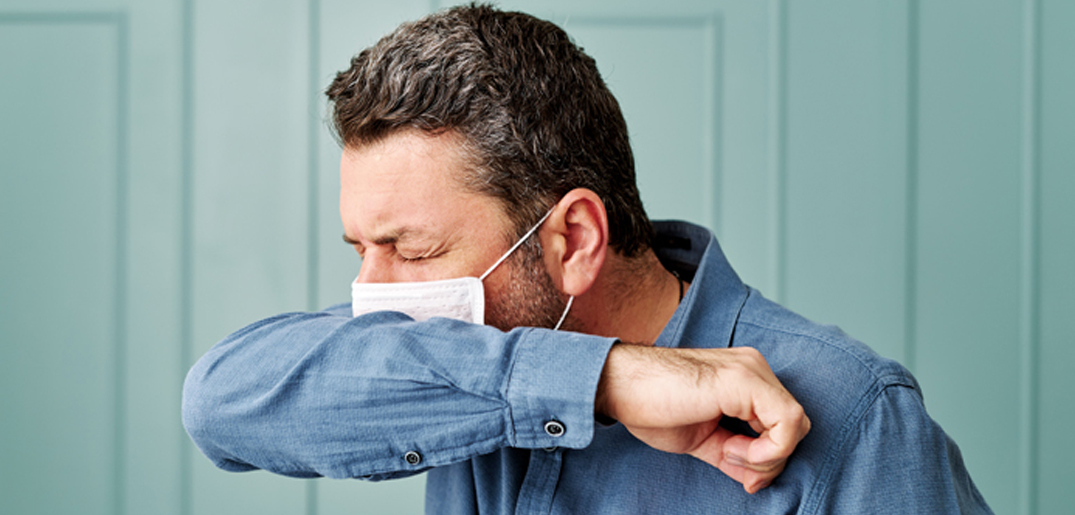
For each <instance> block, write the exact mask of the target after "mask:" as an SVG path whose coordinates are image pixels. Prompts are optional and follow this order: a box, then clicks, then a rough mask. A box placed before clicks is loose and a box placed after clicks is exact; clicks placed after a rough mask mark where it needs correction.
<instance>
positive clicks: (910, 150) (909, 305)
mask: <svg viewBox="0 0 1075 515" xmlns="http://www.w3.org/2000/svg"><path fill="white" fill-rule="evenodd" d="M918 22H919V13H918V0H910V1H909V2H908V4H907V185H906V188H907V190H906V192H905V199H904V211H905V213H904V216H905V217H906V221H905V227H904V232H905V234H904V240H905V242H904V248H905V254H904V267H905V269H904V275H905V276H906V277H905V278H904V287H905V289H906V290H905V292H904V297H903V298H904V308H903V310H904V342H903V364H904V366H906V367H907V368H908V369H910V370H911V372H914V370H915V365H916V363H915V361H916V359H917V355H918V352H917V345H918V335H917V332H918V129H919V127H918V123H919V120H918V114H919V113H918V94H919V89H918V88H919V76H918V70H919V62H918V54H919V48H918V45H919V33H918V29H919V27H918Z"/></svg>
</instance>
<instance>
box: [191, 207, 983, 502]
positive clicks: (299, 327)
mask: <svg viewBox="0 0 1075 515" xmlns="http://www.w3.org/2000/svg"><path fill="white" fill-rule="evenodd" d="M657 228H658V234H659V236H658V241H657V245H656V247H657V248H656V250H657V252H658V255H659V257H660V258H661V261H662V263H664V265H665V266H666V267H668V268H669V269H672V270H675V271H676V272H677V273H679V274H680V275H681V276H682V277H684V278H685V279H687V280H688V281H690V282H691V287H690V288H689V289H688V291H687V295H686V296H685V297H684V299H683V301H682V302H681V303H680V306H679V308H678V310H677V311H676V312H675V314H674V315H673V317H672V319H671V321H670V322H669V323H668V325H667V326H666V327H665V329H664V331H663V332H662V333H661V335H660V337H659V339H658V340H657V345H661V346H667V347H727V346H751V347H755V348H757V349H758V350H759V351H761V353H762V354H763V355H764V356H765V358H766V359H767V360H768V362H769V365H770V367H771V368H772V369H773V372H774V373H776V375H777V377H779V378H780V380H781V382H782V383H783V384H784V385H785V387H787V389H788V390H789V391H791V393H792V394H793V395H794V396H795V397H796V399H798V400H799V402H800V403H801V404H802V405H803V407H804V409H805V410H806V413H807V415H809V417H810V420H811V422H812V429H811V431H810V434H809V435H807V437H806V438H805V439H804V440H803V441H802V442H801V443H800V444H799V446H798V448H797V449H796V451H795V453H794V454H793V455H792V457H791V459H790V460H789V461H788V464H787V468H786V469H785V470H784V472H783V474H781V475H780V476H779V477H778V478H776V480H775V481H774V482H773V484H772V485H771V486H769V487H768V488H766V489H764V490H762V491H761V492H759V493H757V494H754V495H750V494H747V493H746V492H744V491H743V488H742V486H741V485H740V484H739V483H736V482H735V481H733V480H731V479H729V478H728V477H727V476H725V475H724V474H723V473H721V472H720V471H719V470H717V469H716V468H713V467H711V466H709V465H707V464H705V463H703V462H701V461H699V460H696V459H695V458H692V457H690V456H685V455H676V454H669V453H664V452H661V451H657V450H654V449H651V448H649V447H647V446H646V445H645V444H643V443H641V442H639V441H638V440H636V439H635V438H634V437H633V436H631V434H630V433H629V432H627V431H626V430H625V429H624V428H623V427H622V426H621V425H619V424H613V425H610V426H605V425H601V424H598V423H595V421H594V416H593V398H594V392H595V391H596V385H597V380H598V378H599V376H600V373H601V369H602V367H603V365H604V359H605V356H606V354H607V353H608V349H609V347H610V346H611V345H612V344H613V343H614V340H611V339H608V338H601V337H595V336H589V335H582V334H572V333H557V332H552V331H548V330H543V329H533V328H520V329H515V330H513V331H510V332H508V333H503V332H500V331H497V330H496V329H493V328H489V327H485V326H475V325H469V324H463V323H459V322H455V321H451V320H444V319H434V320H430V321H426V322H421V323H417V322H413V321H411V320H410V319H409V318H408V317H406V316H405V315H402V314H399V313H389V312H381V313H372V314H369V315H365V316H361V317H357V318H351V316H350V312H349V306H347V305H339V306H334V307H332V308H329V309H327V310H325V311H322V312H319V313H292V314H285V315H280V316H277V317H274V318H270V319H267V320H264V321H261V322H258V323H255V324H253V325H251V326H249V327H246V328H244V329H242V330H240V331H238V332H236V333H235V334H232V335H231V336H229V337H228V338H226V339H225V340H224V341H222V342H220V343H219V344H217V345H216V346H215V347H213V348H212V349H211V350H210V351H209V352H208V353H207V354H206V355H205V356H204V357H202V359H201V360H200V361H199V362H198V363H197V364H196V365H195V366H194V368H192V369H191V371H190V373H189V374H188V376H187V380H186V384H185V386H184V392H183V421H184V424H185V425H186V427H187V431H188V432H189V434H190V436H191V438H192V439H193V440H194V442H195V443H196V444H197V445H198V447H199V448H200V449H201V450H202V452H204V453H205V455H206V456H207V457H209V459H210V460H212V461H213V463H215V464H216V465H217V466H218V467H221V468H223V469H225V470H232V471H244V470H252V469H256V468H261V469H265V470H269V471H272V472H275V473H278V474H284V475H290V476H296V477H314V476H328V477H336V478H343V477H361V478H365V479H375V480H376V479H391V478H395V477H402V476H407V475H411V474H414V473H418V472H422V471H427V470H428V481H427V487H426V511H427V512H428V513H449V514H472V513H505V514H506V513H519V514H530V513H555V514H561V513H563V514H567V513H617V514H619V513H677V514H678V513H710V514H712V513H716V514H720V513H804V514H805V513H991V512H990V510H989V508H988V506H986V504H985V502H984V500H983V499H982V497H981V495H980V494H979V493H978V491H977V489H976V488H975V486H974V484H973V482H972V481H971V479H970V477H969V476H968V474H967V471H966V469H965V468H964V465H963V461H962V458H961V456H960V453H959V449H958V448H957V447H956V444H955V443H954V442H953V441H952V440H951V439H949V438H948V437H947V436H946V435H945V433H944V431H943V430H942V429H941V428H940V426H938V425H937V424H936V423H935V422H934V421H933V420H932V419H931V418H930V417H929V415H928V414H927V413H926V410H925V408H924V406H923V404H922V397H921V393H920V391H919V389H918V384H917V383H916V382H915V380H914V378H913V377H912V376H911V374H910V373H909V372H908V371H907V370H906V369H904V368H903V367H902V366H900V365H899V364H898V363H896V362H894V361H891V360H887V359H884V358H881V357H879V356H878V355H877V354H875V353H874V352H873V351H871V350H870V349H869V348H867V347H866V346H864V345H862V344H861V343H859V342H857V341H855V340H853V339H852V338H850V337H848V336H847V335H845V334H844V333H842V332H841V331H840V330H839V329H837V328H835V327H829V326H820V325H817V324H814V323H812V322H810V321H808V320H806V319H804V318H802V317H800V316H798V315H795V314H794V313H792V312H790V311H788V310H786V309H784V308H783V307H781V306H779V305H777V304H775V303H773V302H770V301H768V300H766V299H765V298H764V297H762V296H761V294H759V293H758V292H757V291H755V290H753V289H750V288H749V287H747V286H745V285H744V284H743V283H742V282H741V281H740V280H739V278H738V276H737V275H736V274H735V272H734V271H733V270H732V269H731V267H730V266H729V265H728V262H727V261H726V260H725V258H724V255H723V253H722V252H721V250H720V247H719V245H718V244H717V242H716V239H715V238H714V237H713V236H712V234H711V233H709V232H708V231H707V230H705V229H703V228H701V227H697V226H693V225H690V224H686V223H681V222H659V223H657ZM550 422H558V423H559V424H555V423H554V424H549V423H550ZM726 422H727V426H728V427H733V428H735V427H739V426H745V425H743V424H736V421H734V420H729V421H726ZM556 426H559V427H560V428H562V429H563V430H562V431H557V430H556ZM741 430H742V431H746V432H749V427H741Z"/></svg>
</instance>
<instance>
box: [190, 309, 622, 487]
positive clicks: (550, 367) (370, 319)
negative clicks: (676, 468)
mask: <svg viewBox="0 0 1075 515" xmlns="http://www.w3.org/2000/svg"><path fill="white" fill-rule="evenodd" d="M614 342H615V340H614V339H610V338H602V337H596V336H589V335H583V334H578V333H568V332H554V331H550V330H545V329H534V328H519V329H515V330H512V331H510V332H508V333H504V332H501V331H499V330H497V329H495V328H492V327H487V326H481V325H474V324H466V323H463V322H458V321H455V320H448V319H431V320H427V321H424V322H415V321H413V320H412V319H411V318H409V317H407V316H406V315H404V314H401V313H393V312H378V313H371V314H368V315H364V316H361V317H357V318H352V317H351V316H350V313H349V312H347V311H346V310H343V309H332V308H330V309H329V310H326V311H322V312H318V313H291V314H285V315H280V316H277V317H273V318H269V319H266V320H263V321H260V322H257V323H255V324H252V325H250V326H248V327H246V328H243V329H241V330H239V331H237V332H236V333H234V334H232V335H230V336H228V337H227V338H225V339H224V340H223V341H221V342H220V343H218V344H217V345H215V346H214V347H213V348H212V349H210V350H209V351H208V352H207V353H206V354H205V355H204V356H203V357H202V358H201V359H200V360H199V361H198V362H197V363H196V364H195V365H194V367H193V368H192V369H191V370H190V372H189V373H188V374H187V378H186V381H185V383H184V387H183V424H184V426H185V427H186V429H187V432H188V434H190V437H191V439H192V440H193V441H194V443H195V444H196V445H197V446H198V448H199V449H201V451H202V452H203V453H204V454H205V455H206V456H207V457H208V458H209V459H210V460H211V461H212V462H213V463H214V464H215V465H216V466H218V467H220V468H222V469H225V470H231V471H245V470H253V469H256V468H259V469H264V470H268V471H270V472H275V473H278V474H283V475H288V476H294V477H316V476H327V477H332V478H346V477H362V478H367V479H388V478H394V477H402V476H407V475H411V474H414V473H417V472H421V471H423V470H426V469H428V468H431V467H437V466H441V465H447V464H450V463H455V462H458V461H463V460H466V459H469V458H471V457H474V456H477V455H481V454H486V453H490V452H493V451H495V450H497V449H500V448H503V447H519V448H543V447H552V446H559V447H567V448H582V447H585V446H587V445H589V443H590V440H591V438H592V436H593V424H594V413H593V399H594V393H595V392H596V388H597V382H598V379H599V378H600V374H601V370H602V368H603V367H604V362H605V358H606V357H607V354H608V351H609V348H610V347H611V345H612V344H613V343H614Z"/></svg>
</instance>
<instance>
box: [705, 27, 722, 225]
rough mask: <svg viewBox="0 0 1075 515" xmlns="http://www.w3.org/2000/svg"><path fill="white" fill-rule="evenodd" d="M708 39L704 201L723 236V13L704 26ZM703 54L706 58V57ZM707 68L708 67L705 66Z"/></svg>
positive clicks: (711, 222) (712, 223) (713, 222)
mask: <svg viewBox="0 0 1075 515" xmlns="http://www.w3.org/2000/svg"><path fill="white" fill-rule="evenodd" d="M703 34H704V38H705V41H706V43H707V44H706V48H705V49H704V50H703V52H704V53H705V52H712V55H711V56H710V58H709V59H707V63H708V64H709V65H710V66H709V72H708V73H706V74H705V75H704V76H703V80H704V81H705V83H704V85H703V88H702V89H703V91H704V93H703V94H704V95H705V97H704V101H703V106H702V110H703V112H704V113H706V114H705V116H706V117H707V118H708V119H707V120H706V121H705V128H704V130H705V131H706V132H708V134H706V135H705V136H706V137H705V138H704V144H703V146H702V149H703V150H702V152H703V153H704V155H703V161H704V163H705V166H706V167H707V168H708V172H709V173H707V174H706V175H705V176H704V177H703V181H704V184H703V188H704V192H705V193H704V196H703V202H704V203H705V204H706V205H705V207H706V210H707V211H708V213H707V214H708V216H709V223H710V225H711V227H712V229H713V231H714V232H715V233H716V234H717V236H718V237H720V236H721V235H722V234H724V232H723V229H724V228H723V217H722V216H721V206H722V205H723V202H721V194H722V190H723V185H724V166H723V155H724V152H723V148H724V136H723V133H724V115H723V108H724V95H723V91H724V88H723V87H722V84H723V81H724V53H723V49H724V46H725V45H724V24H723V17H722V16H721V15H720V14H717V13H713V14H710V15H709V16H708V17H706V22H705V25H704V32H703ZM704 53H703V55H705V54H704ZM703 65H704V64H703Z"/></svg>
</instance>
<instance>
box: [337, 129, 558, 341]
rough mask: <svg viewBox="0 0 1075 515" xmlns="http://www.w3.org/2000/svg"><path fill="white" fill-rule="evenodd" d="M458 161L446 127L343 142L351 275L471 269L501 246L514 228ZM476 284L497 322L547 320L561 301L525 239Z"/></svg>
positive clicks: (434, 275) (429, 276)
mask: <svg viewBox="0 0 1075 515" xmlns="http://www.w3.org/2000/svg"><path fill="white" fill-rule="evenodd" d="M464 169H465V162H464V160H463V158H462V157H461V156H460V153H459V151H458V143H457V141H456V140H455V139H454V137H453V136H452V135H451V134H442V135H439V136H429V135H426V134H424V133H421V132H419V131H404V132H399V133H396V134H394V135H392V136H389V137H388V138H386V139H384V140H383V141H381V142H378V143H375V144H373V145H368V146H364V147H360V148H352V147H347V148H345V149H344V151H343V156H342V158H341V159H340V217H341V219H342V221H343V228H344V237H345V238H346V239H347V240H348V242H349V243H351V244H352V245H354V247H355V250H356V251H358V253H359V255H361V256H362V268H361V270H360V272H359V275H358V281H359V282H371V283H385V282H401V281H432V280H438V279H450V278H456V277H467V276H470V277H478V276H480V275H481V274H482V273H483V272H484V271H485V270H486V269H488V268H489V267H490V266H492V264H493V263H495V262H496V260H497V259H498V258H499V257H500V256H501V255H502V254H503V253H504V252H506V251H507V250H508V249H509V248H510V247H511V244H512V243H514V241H512V239H513V234H514V231H513V230H512V226H511V222H510V220H509V218H508V216H507V214H506V213H505V212H504V208H503V207H502V204H501V203H500V202H499V201H498V200H496V199H494V198H492V197H489V196H487V195H482V194H479V193H475V192H472V191H469V190H467V189H465V188H464V187H463V185H462V180H461V179H462V177H463V172H464ZM532 239H533V241H536V240H537V238H536V236H535V237H532ZM484 286H485V292H486V293H485V296H486V298H485V305H486V316H485V318H486V323H487V324H489V325H491V326H494V327H497V328H499V329H502V330H508V329H510V328H512V327H517V326H536V327H551V326H552V325H554V324H555V323H556V320H557V318H558V317H559V314H560V310H562V309H563V305H564V303H563V299H562V298H561V296H560V294H559V292H558V291H557V290H556V288H555V287H554V286H553V284H552V281H551V279H550V278H549V276H548V273H547V272H546V271H545V267H544V264H543V263H542V261H541V259H540V258H539V257H538V256H537V253H536V252H534V251H532V250H531V251H527V245H524V246H523V247H520V248H519V250H517V251H516V252H515V254H513V255H512V257H511V258H509V259H508V260H506V261H505V262H504V263H503V264H501V265H500V267H498V268H497V269H496V271H494V272H493V273H492V274H490V275H489V277H487V278H486V279H485V281H484ZM550 319H551V321H550Z"/></svg>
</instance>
